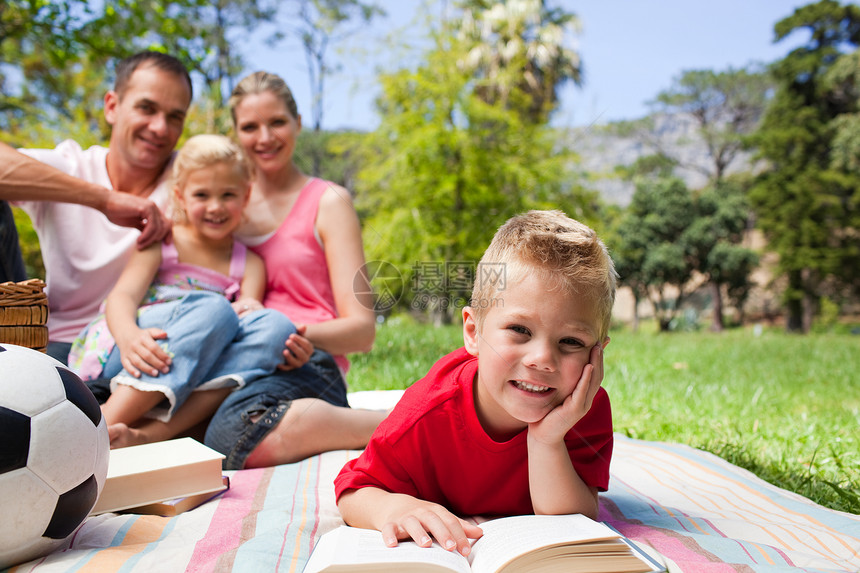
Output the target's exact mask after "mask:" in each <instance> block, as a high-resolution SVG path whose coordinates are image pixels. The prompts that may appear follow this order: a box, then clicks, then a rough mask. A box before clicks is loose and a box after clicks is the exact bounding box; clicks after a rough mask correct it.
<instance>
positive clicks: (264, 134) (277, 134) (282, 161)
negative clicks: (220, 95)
mask: <svg viewBox="0 0 860 573" xmlns="http://www.w3.org/2000/svg"><path fill="white" fill-rule="evenodd" d="M234 112H235V115H236V132H237V136H238V138H239V144H240V145H241V146H242V149H243V150H244V151H245V154H246V155H247V156H248V157H250V158H251V160H252V161H253V162H254V165H255V167H256V168H257V170H258V171H260V172H263V173H274V172H277V171H279V170H281V169H283V168H284V167H285V166H287V165H290V164H291V163H292V160H293V152H294V151H295V148H296V139H297V138H298V136H299V133H300V132H301V130H302V118H301V116H299V117H293V115H292V114H291V113H290V112H289V110H288V109H287V106H286V105H285V104H284V102H283V101H282V100H281V99H280V98H278V96H276V95H275V94H274V93H272V92H270V91H264V92H261V93H258V94H251V95H247V96H245V97H244V98H242V100H241V101H240V102H239V103H238V104H237V105H236V107H235V108H234Z"/></svg>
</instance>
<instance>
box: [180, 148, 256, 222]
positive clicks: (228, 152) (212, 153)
mask: <svg viewBox="0 0 860 573" xmlns="http://www.w3.org/2000/svg"><path fill="white" fill-rule="evenodd" d="M217 163H226V164H228V165H230V166H231V167H232V168H233V171H234V173H235V174H236V175H238V176H239V177H241V178H242V179H243V180H244V181H247V182H248V183H250V182H251V178H252V173H253V171H252V170H251V167H250V166H249V165H248V162H247V161H246V159H245V155H244V154H243V153H242V150H241V149H240V148H239V146H238V145H236V144H235V143H233V141H232V140H231V139H230V138H229V137H226V136H224V135H216V134H201V135H195V136H193V137H191V138H189V139H188V141H186V142H185V145H183V146H182V149H180V150H179V153H177V154H176V157H175V158H174V159H173V170H172V172H171V183H172V186H173V188H174V190H181V189H182V188H183V187H185V183H186V181H188V176H189V174H190V173H191V172H192V171H197V170H199V169H205V168H206V167H211V166H213V165H215V164H217ZM171 208H172V209H171V211H172V214H173V220H174V222H176V223H183V222H185V221H186V220H187V219H186V215H185V211H184V210H183V209H182V207H181V206H180V205H179V203H178V201H177V200H176V193H175V192H174V193H172V194H171Z"/></svg>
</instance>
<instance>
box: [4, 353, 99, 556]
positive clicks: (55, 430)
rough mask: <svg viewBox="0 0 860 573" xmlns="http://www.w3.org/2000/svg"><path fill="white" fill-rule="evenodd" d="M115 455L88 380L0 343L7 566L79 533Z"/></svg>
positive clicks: (37, 355) (44, 358) (41, 357)
mask: <svg viewBox="0 0 860 573" xmlns="http://www.w3.org/2000/svg"><path fill="white" fill-rule="evenodd" d="M109 454H110V440H109V439H108V432H107V425H106V422H105V420H104V418H103V417H102V415H101V410H100V408H99V405H98V402H97V401H96V399H95V397H94V396H93V394H92V392H90V390H89V389H88V388H87V387H86V385H85V384H84V383H83V382H81V379H80V378H78V376H77V375H75V374H74V373H73V372H72V371H71V370H69V369H68V368H66V367H65V366H63V365H62V364H61V363H60V362H58V361H56V360H54V359H53V358H51V357H50V356H47V355H45V354H43V353H41V352H37V351H35V350H31V349H29V348H24V347H22V346H15V345H12V344H0V508H2V509H0V569H2V568H4V567H8V566H10V565H14V564H17V563H21V562H24V561H28V560H30V559H33V558H35V557H38V556H41V555H44V554H46V553H48V552H50V551H53V550H54V549H57V548H58V547H59V546H60V545H62V544H63V542H64V541H65V539H66V538H68V537H69V535H71V534H72V533H74V531H75V530H76V529H77V528H78V526H79V525H80V524H81V523H83V521H84V519H85V518H86V517H87V514H89V512H90V511H91V510H92V508H93V506H95V504H96V500H97V499H98V496H99V494H100V493H101V490H102V488H103V487H104V483H105V477H106V476H107V468H108V458H109Z"/></svg>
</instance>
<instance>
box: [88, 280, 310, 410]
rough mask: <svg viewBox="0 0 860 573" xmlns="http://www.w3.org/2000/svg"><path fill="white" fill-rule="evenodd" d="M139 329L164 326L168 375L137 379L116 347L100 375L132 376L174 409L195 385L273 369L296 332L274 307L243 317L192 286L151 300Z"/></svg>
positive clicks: (230, 382) (224, 383) (237, 381)
mask: <svg viewBox="0 0 860 573" xmlns="http://www.w3.org/2000/svg"><path fill="white" fill-rule="evenodd" d="M138 326H140V327H141V328H160V329H161V330H164V331H165V332H166V333H167V338H166V339H163V340H159V341H158V342H159V344H161V345H162V347H163V348H164V349H165V350H166V351H167V352H168V353H169V354H170V355H171V356H172V364H171V366H170V371H169V372H168V373H167V374H159V375H158V376H150V375H149V374H144V373H142V374H141V375H140V377H138V378H134V377H133V376H132V375H131V374H130V373H129V372H127V371H125V370H124V369H123V368H122V363H121V361H120V356H119V350H118V349H117V348H114V350H113V352H111V355H110V357H109V358H108V361H107V362H106V363H105V366H104V370H103V372H102V376H103V377H105V378H113V377H115V376H119V377H120V379H123V380H127V381H128V380H132V381H134V382H135V383H134V384H133V385H134V386H136V387H144V388H148V389H152V390H157V391H161V392H164V394H165V395H167V396H168V398H169V401H170V409H169V411H170V412H171V413H172V411H173V410H174V409H175V408H177V407H179V406H180V405H182V403H184V402H185V400H186V399H187V398H188V396H189V395H190V394H191V392H192V391H194V390H208V389H214V388H223V387H229V386H243V385H246V384H250V383H252V382H253V381H254V380H256V379H258V378H260V377H263V376H266V375H269V374H271V373H273V372H274V371H275V370H276V368H277V366H278V364H280V363H281V362H283V352H284V342H285V341H286V340H287V337H288V336H289V335H290V334H292V333H293V332H296V328H295V326H294V325H293V323H292V322H291V321H290V320H289V319H288V318H287V317H286V316H284V315H283V314H282V313H280V312H278V311H276V310H270V309H263V310H258V311H254V312H252V313H250V314H246V315H245V316H243V317H242V318H239V317H238V316H237V315H236V312H235V311H234V310H233V308H232V307H231V306H230V302H229V301H228V300H227V299H226V298H224V296H222V295H220V294H217V293H212V292H207V291H193V292H190V293H189V294H188V295H185V296H184V297H182V298H181V299H178V300H173V301H169V302H163V303H158V304H154V305H152V306H151V307H150V308H148V309H147V310H146V312H143V313H141V315H140V317H139V318H138Z"/></svg>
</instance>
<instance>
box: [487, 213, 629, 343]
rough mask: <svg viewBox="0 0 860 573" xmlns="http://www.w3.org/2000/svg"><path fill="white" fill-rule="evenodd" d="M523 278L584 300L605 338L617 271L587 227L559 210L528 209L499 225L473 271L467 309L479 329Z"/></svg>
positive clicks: (601, 245)
mask: <svg viewBox="0 0 860 573" xmlns="http://www.w3.org/2000/svg"><path fill="white" fill-rule="evenodd" d="M526 274H536V275H537V276H538V277H539V278H540V280H541V281H543V283H544V284H545V285H546V288H547V290H554V289H562V290H563V291H564V292H566V293H568V294H569V295H570V296H587V297H589V299H591V300H592V301H593V304H595V305H596V307H597V310H598V316H599V318H600V321H601V331H600V338H601V340H602V339H603V338H605V337H606V335H607V333H608V332H609V322H610V319H611V316H612V306H613V305H614V304H615V290H616V283H617V279H618V273H616V272H615V264H614V263H613V262H612V258H611V257H610V256H609V251H608V250H607V248H606V246H605V245H604V244H603V241H601V240H600V239H599V238H598V237H597V233H595V232H594V231H593V230H592V229H591V228H590V227H588V226H587V225H584V224H582V223H580V222H579V221H576V220H574V219H571V218H570V217H568V216H567V215H565V214H564V213H562V212H561V211H529V212H528V213H525V214H522V215H517V216H516V217H513V218H511V219H509V220H508V221H507V222H506V223H505V224H504V225H502V226H501V227H500V228H499V230H498V231H497V232H496V235H495V236H494V237H493V240H492V242H491V243H490V246H489V247H487V250H486V251H484V255H483V257H481V262H480V263H479V264H478V272H476V273H475V286H474V288H473V290H472V300H471V306H472V308H473V311H474V313H475V318H476V320H477V321H478V324H479V325H482V324H483V319H484V317H485V316H486V313H487V310H488V309H489V308H492V306H493V304H494V302H495V299H496V297H497V294H498V293H500V292H503V291H504V289H505V285H506V284H507V283H509V282H512V281H516V280H519V279H520V278H521V277H523V276H525V275H526ZM540 296H541V293H535V297H540Z"/></svg>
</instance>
